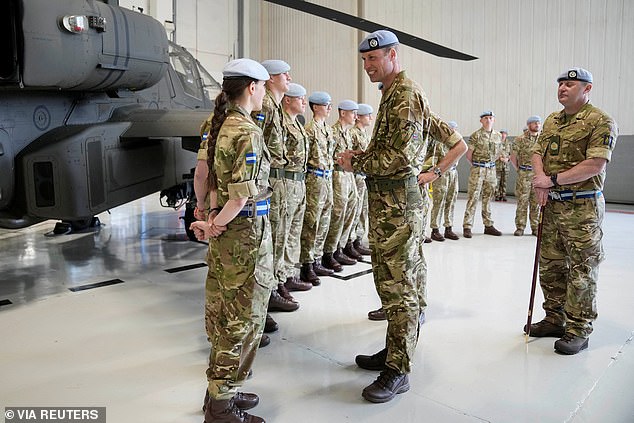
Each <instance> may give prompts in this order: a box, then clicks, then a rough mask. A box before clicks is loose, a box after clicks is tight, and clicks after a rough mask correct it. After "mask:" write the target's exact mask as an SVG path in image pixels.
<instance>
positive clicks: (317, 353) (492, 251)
mask: <svg viewBox="0 0 634 423" xmlns="http://www.w3.org/2000/svg"><path fill="white" fill-rule="evenodd" d="M464 203H465V202H464V199H463V198H461V199H460V200H459V203H458V206H457V210H456V223H457V224H456V227H457V228H458V229H460V226H461V225H460V223H461V221H462V213H463V210H464ZM608 208H610V209H615V208H617V207H616V206H609V207H608ZM618 209H619V210H620V211H618V212H610V213H608V214H607V215H606V219H605V226H604V229H605V237H604V246H605V249H606V251H607V260H606V261H605V262H604V263H603V265H602V267H601V272H600V277H601V279H600V283H599V293H598V307H599V319H598V320H597V322H596V323H595V332H594V334H593V335H592V337H591V338H590V347H589V349H588V350H586V351H583V352H582V353H580V354H578V355H576V356H571V357H567V356H561V355H557V354H555V353H554V352H553V342H554V341H555V339H554V338H548V339H532V340H531V341H530V342H529V343H528V344H525V342H524V336H523V334H522V327H523V325H524V323H525V321H526V310H527V305H528V297H529V290H530V282H531V272H532V264H533V254H534V248H535V239H536V238H534V237H532V236H524V237H522V238H518V237H513V236H512V232H513V230H514V229H515V228H514V224H513V215H514V211H515V204H514V203H513V202H512V200H511V202H509V203H494V205H493V210H494V218H495V220H496V226H497V227H498V228H499V229H501V230H502V231H503V232H504V234H505V235H504V236H503V237H501V238H495V237H490V236H484V235H481V233H482V226H481V221H480V220H479V217H478V218H477V220H476V222H477V225H476V226H475V227H474V233H475V236H474V238H473V239H471V240H465V239H460V240H459V241H449V240H447V241H445V242H444V243H438V242H434V243H432V244H428V245H427V246H426V255H427V260H428V265H429V281H430V282H429V308H428V311H427V323H426V324H425V325H424V326H423V330H422V335H421V339H420V342H419V345H418V350H417V352H416V356H415V368H414V372H413V373H412V375H411V390H410V391H409V392H408V393H406V394H403V395H399V396H397V398H396V399H395V400H394V401H392V402H390V403H387V404H382V405H379V404H370V403H367V402H365V401H364V400H363V399H362V398H361V395H360V394H361V390H362V389H363V387H364V386H366V385H367V384H369V383H370V382H371V381H372V380H373V379H374V378H375V376H376V373H374V372H368V371H364V370H361V369H358V368H357V367H356V366H355V365H354V356H355V355H356V354H358V353H373V352H375V351H377V350H379V349H380V348H382V346H383V338H384V330H385V323H384V322H371V321H369V320H367V318H366V313H367V311H368V310H370V309H374V308H376V307H377V306H378V297H377V296H376V293H375V291H374V286H373V284H372V279H371V278H372V276H371V275H368V274H364V275H362V276H358V277H353V278H350V279H348V280H339V279H334V278H324V280H323V284H322V286H320V287H317V288H314V289H313V290H311V291H309V292H306V293H299V294H296V298H298V299H299V301H300V303H301V308H300V309H299V310H298V311H297V312H294V313H286V314H284V313H275V314H274V317H275V319H276V320H277V321H278V322H279V324H280V327H281V329H280V330H279V331H278V332H276V333H274V334H272V335H271V338H272V343H271V345H270V346H268V347H266V348H264V349H261V350H260V352H259V355H258V357H257V359H256V363H255V367H254V377H253V378H252V379H251V380H250V381H248V383H247V385H246V387H245V388H246V389H245V390H246V391H251V392H257V393H258V394H259V395H260V398H261V404H260V405H259V406H258V407H257V408H255V409H254V410H252V411H253V412H254V414H257V415H260V416H263V417H265V418H266V419H267V421H268V422H282V423H285V422H392V423H397V422H530V423H533V422H574V423H581V422H584V423H585V422H601V423H605V422H618V423H631V422H634V401H633V400H634V347H633V345H632V339H633V336H634V306H633V305H634V283H633V282H634V260H633V259H632V258H633V257H634V214H632V211H634V208H631V207H622V206H621V207H618ZM179 214H180V213H178V212H175V211H173V210H169V209H161V208H160V207H159V206H158V194H157V195H153V196H149V197H146V198H144V199H142V200H139V201H137V202H134V203H131V204H128V205H126V206H123V207H120V208H117V209H115V210H113V211H112V214H111V215H108V214H103V215H101V216H100V218H101V220H102V222H103V223H104V224H105V226H104V227H102V228H101V230H100V231H94V232H88V233H84V234H73V235H65V236H58V237H46V236H45V235H44V234H45V233H47V232H49V231H51V230H52V227H53V223H52V222H46V223H43V224H40V225H37V226H35V227H32V228H29V229H26V230H21V231H16V232H10V231H0V253H1V256H0V304H5V305H2V306H0V339H1V343H0V407H6V406H105V407H107V416H108V422H110V423H128V422H130V423H132V422H134V423H138V422H152V423H159V422H166V423H181V422H185V423H186V422H198V423H200V422H202V420H203V415H202V412H201V409H200V407H201V405H202V397H203V393H204V389H205V379H204V370H205V367H206V366H205V362H206V359H207V350H208V345H207V341H206V337H205V335H204V333H203V331H204V330H203V324H202V314H203V311H202V304H203V279H204V277H205V274H206V268H205V267H197V266H192V267H193V268H190V269H188V270H184V269H183V268H182V267H183V266H189V265H197V264H200V263H203V262H204V257H205V252H206V246H205V245H203V244H199V243H193V242H189V241H186V240H185V238H184V235H182V225H183V224H182V221H181V220H179ZM368 268H369V265H368V264H364V263H360V264H358V265H356V266H354V267H351V268H348V269H347V270H346V272H347V273H346V274H351V273H356V272H362V271H363V270H366V269H368ZM170 272H171V273H170ZM117 279H118V280H120V281H122V282H123V283H117V284H113V285H108V286H101V287H96V288H93V289H86V290H78V291H75V292H73V291H70V290H69V288H73V287H83V286H85V285H89V284H95V283H99V282H104V281H112V280H117ZM5 300H8V301H5ZM541 301H542V299H541V293H540V292H539V290H538V295H537V300H536V307H535V319H534V321H536V320H539V319H541V317H542V316H543V314H542V312H541V307H540V304H541ZM8 302H11V304H7V303H8Z"/></svg>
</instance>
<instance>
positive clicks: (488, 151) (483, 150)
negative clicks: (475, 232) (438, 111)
mask: <svg viewBox="0 0 634 423" xmlns="http://www.w3.org/2000/svg"><path fill="white" fill-rule="evenodd" d="M494 122H495V114H494V113H493V112H492V111H490V110H488V111H485V112H483V113H482V114H481V115H480V123H481V124H482V127H481V128H480V129H478V130H477V131H475V132H474V133H473V134H471V136H470V137H469V142H468V143H467V145H468V146H469V150H468V151H467V160H469V162H470V163H471V174H470V175H469V188H468V196H469V197H468V198H467V205H466V208H465V212H464V219H463V221H462V235H463V236H464V237H465V238H471V237H472V232H471V227H472V226H473V219H474V217H475V211H476V206H477V204H478V200H479V199H480V198H482V221H483V222H484V233H485V234H486V235H494V236H500V235H502V232H500V231H498V230H497V229H496V228H495V226H493V219H492V218H491V199H492V198H493V195H494V192H495V187H496V185H497V180H496V177H495V160H496V159H497V158H498V157H499V151H500V148H501V143H502V135H501V134H500V133H499V132H498V131H496V130H494V129H493V123H494Z"/></svg>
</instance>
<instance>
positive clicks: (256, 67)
mask: <svg viewBox="0 0 634 423" xmlns="http://www.w3.org/2000/svg"><path fill="white" fill-rule="evenodd" d="M222 76H223V77H224V78H232V77H241V76H247V77H249V78H253V79H257V80H258V81H267V80H269V78H270V76H269V73H268V72H267V71H266V69H264V66H262V65H261V64H259V63H258V62H256V61H255V60H251V59H235V60H232V61H230V62H229V63H227V64H226V65H225V67H224V68H223V69H222Z"/></svg>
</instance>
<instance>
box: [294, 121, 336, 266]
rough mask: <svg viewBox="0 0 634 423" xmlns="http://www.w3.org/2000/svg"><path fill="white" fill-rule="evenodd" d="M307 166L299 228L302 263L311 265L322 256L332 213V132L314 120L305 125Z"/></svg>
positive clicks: (333, 143) (333, 144)
mask: <svg viewBox="0 0 634 423" xmlns="http://www.w3.org/2000/svg"><path fill="white" fill-rule="evenodd" d="M306 134H307V136H308V141H309V142H308V146H309V147H308V164H307V173H306V212H305V213H304V224H303V225H302V238H301V253H300V261H301V262H302V263H312V262H313V261H315V260H316V259H318V258H320V257H321V256H322V255H323V254H324V243H325V241H326V234H327V233H328V228H329V227H330V214H331V210H332V169H333V165H334V162H333V154H334V151H335V140H334V138H333V134H332V128H330V126H328V124H327V123H326V122H325V121H324V122H321V123H318V122H316V121H315V120H314V119H313V120H311V121H310V122H308V124H307V125H306Z"/></svg>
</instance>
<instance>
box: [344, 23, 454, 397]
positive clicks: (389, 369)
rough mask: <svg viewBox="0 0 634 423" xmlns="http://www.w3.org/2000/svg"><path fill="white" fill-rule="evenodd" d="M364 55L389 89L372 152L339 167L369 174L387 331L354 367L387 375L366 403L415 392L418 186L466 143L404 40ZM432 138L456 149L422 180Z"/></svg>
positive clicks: (373, 43)
mask: <svg viewBox="0 0 634 423" xmlns="http://www.w3.org/2000/svg"><path fill="white" fill-rule="evenodd" d="M359 50H360V52H361V57H362V59H363V63H364V69H365V71H366V73H367V74H368V76H369V77H370V80H371V81H372V82H382V83H383V84H384V88H383V95H382V98H381V104H380V106H379V110H378V112H377V118H376V124H375V126H374V132H373V135H372V139H371V141H370V145H369V146H368V149H367V150H366V151H365V152H364V153H361V152H356V151H346V152H344V153H343V154H341V155H340V157H339V159H338V161H339V164H340V165H341V166H342V167H343V168H344V169H346V170H354V171H356V172H363V173H365V175H366V185H367V188H368V206H369V213H368V214H369V236H370V240H371V241H370V245H371V249H372V273H373V275H374V283H375V285H376V288H377V292H378V293H379V297H380V298H381V303H382V304H383V308H384V309H385V311H386V314H387V321H388V327H387V336H386V348H385V349H383V350H382V351H380V352H378V353H376V354H374V355H371V356H366V355H359V356H357V357H356V362H357V364H358V365H359V366H360V367H363V368H366V369H371V370H381V374H380V376H379V377H378V379H377V380H376V381H374V382H373V383H372V384H371V385H369V386H367V387H366V388H365V389H364V390H363V397H364V398H365V399H366V400H368V401H371V402H386V401H390V400H391V399H393V398H394V396H395V395H396V394H399V393H403V392H406V391H407V390H408V389H409V378H408V375H407V374H408V373H409V372H410V371H411V359H412V357H414V351H415V348H416V343H417V341H418V333H419V317H420V310H421V301H422V298H421V291H422V290H421V285H422V284H423V283H424V281H425V275H426V270H427V268H426V264H425V258H424V256H423V255H422V247H421V246H420V244H421V242H422V239H423V230H424V228H423V226H422V222H423V211H422V207H423V198H422V191H421V186H419V184H420V185H423V186H424V185H425V184H428V183H430V182H432V181H433V180H434V179H436V178H438V177H439V176H440V175H441V174H442V172H443V170H446V169H448V168H449V167H450V166H451V164H452V163H454V162H455V161H456V160H457V158H458V157H459V156H460V155H461V154H463V153H464V151H465V150H466V145H464V141H462V139H461V138H460V136H459V135H458V134H456V133H455V132H454V131H453V130H452V129H451V128H449V126H447V124H446V123H444V122H442V121H441V120H440V119H439V118H438V117H437V116H436V115H434V114H433V113H431V111H430V109H429V105H428V103H427V99H426V97H425V95H424V94H423V92H422V90H421V88H420V87H419V86H418V84H416V83H415V82H414V81H412V80H411V79H409V78H407V76H406V75H405V72H404V71H402V70H401V68H400V64H399V61H398V39H397V38H396V36H395V35H394V34H393V33H392V32H390V31H385V30H380V31H376V32H373V33H371V34H369V35H368V36H367V37H366V38H365V39H364V40H363V42H362V43H361V45H360V46H359ZM428 136H432V137H434V138H436V139H438V140H440V141H441V142H443V143H444V144H447V145H448V146H450V147H451V149H450V151H449V153H448V154H447V156H445V158H444V159H443V160H442V161H441V162H440V163H438V166H437V167H435V168H433V169H432V170H430V172H426V173H422V174H420V170H421V168H422V165H423V160H424V157H425V147H426V140H427V137H428Z"/></svg>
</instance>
